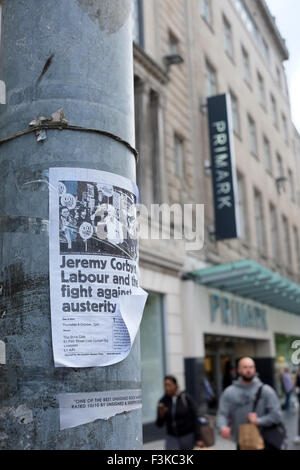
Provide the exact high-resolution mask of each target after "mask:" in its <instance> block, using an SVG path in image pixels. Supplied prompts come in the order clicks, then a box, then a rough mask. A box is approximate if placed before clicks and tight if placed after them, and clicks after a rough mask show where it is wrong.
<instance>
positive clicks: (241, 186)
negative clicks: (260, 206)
mask: <svg viewBox="0 0 300 470" xmlns="http://www.w3.org/2000/svg"><path fill="white" fill-rule="evenodd" d="M237 205H238V211H239V220H240V232H241V238H243V239H246V238H247V235H248V233H247V204H246V188H245V178H244V177H243V176H242V175H241V174H240V173H238V174H237Z"/></svg>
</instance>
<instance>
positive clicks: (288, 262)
mask: <svg viewBox="0 0 300 470" xmlns="http://www.w3.org/2000/svg"><path fill="white" fill-rule="evenodd" d="M282 228H283V237H284V238H283V246H284V256H285V263H286V266H288V267H290V266H291V264H292V255H291V244H290V233H289V224H288V220H287V218H286V217H285V216H284V215H283V216H282Z"/></svg>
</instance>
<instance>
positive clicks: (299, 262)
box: [293, 226, 300, 273]
mask: <svg viewBox="0 0 300 470" xmlns="http://www.w3.org/2000/svg"><path fill="white" fill-rule="evenodd" d="M293 234H294V247H295V255H296V271H297V273H300V243H299V232H298V228H297V227H295V226H294V227H293Z"/></svg>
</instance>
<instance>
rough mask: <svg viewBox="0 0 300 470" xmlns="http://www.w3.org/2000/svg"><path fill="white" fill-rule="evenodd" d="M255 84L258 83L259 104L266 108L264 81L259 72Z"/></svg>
mask: <svg viewBox="0 0 300 470" xmlns="http://www.w3.org/2000/svg"><path fill="white" fill-rule="evenodd" d="M257 82H258V96H259V102H260V104H261V105H262V106H263V107H264V108H265V107H266V90H265V81H264V79H263V77H262V76H261V74H260V73H259V72H257Z"/></svg>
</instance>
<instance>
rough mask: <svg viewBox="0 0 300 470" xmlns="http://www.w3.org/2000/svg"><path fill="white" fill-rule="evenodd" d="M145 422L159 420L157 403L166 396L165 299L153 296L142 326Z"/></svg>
mask: <svg viewBox="0 0 300 470" xmlns="http://www.w3.org/2000/svg"><path fill="white" fill-rule="evenodd" d="M140 331H141V363H142V397H143V409H142V410H143V423H144V424H148V423H153V422H154V421H155V420H156V409H157V401H158V400H159V398H160V397H161V396H162V395H163V394H164V390H163V382H164V376H165V351H164V323H163V296H162V295H160V294H154V293H150V294H149V296H148V299H147V303H146V306H145V310H144V314H143V320H142V323H141V330H140Z"/></svg>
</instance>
